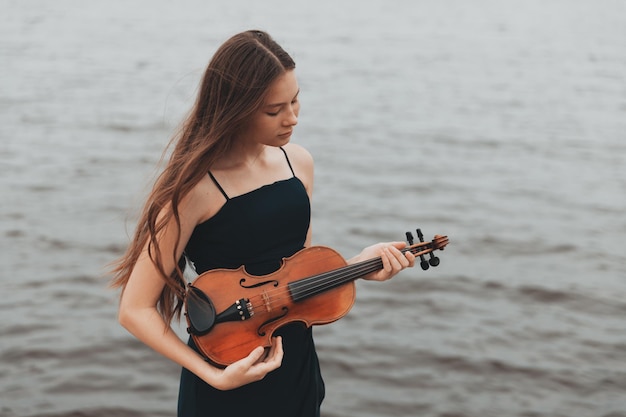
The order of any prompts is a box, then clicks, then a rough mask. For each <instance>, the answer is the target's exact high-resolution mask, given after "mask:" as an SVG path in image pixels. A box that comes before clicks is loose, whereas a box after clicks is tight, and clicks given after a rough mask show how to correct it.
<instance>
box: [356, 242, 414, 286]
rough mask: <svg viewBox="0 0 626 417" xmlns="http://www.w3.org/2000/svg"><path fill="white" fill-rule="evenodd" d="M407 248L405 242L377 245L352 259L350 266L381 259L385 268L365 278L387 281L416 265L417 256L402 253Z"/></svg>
mask: <svg viewBox="0 0 626 417" xmlns="http://www.w3.org/2000/svg"><path fill="white" fill-rule="evenodd" d="M405 247H406V243H405V242H385V243H377V244H375V245H372V246H368V247H367V248H365V249H363V251H361V253H360V254H359V255H357V256H356V257H354V258H352V259H350V261H348V263H349V264H353V263H357V262H361V261H365V260H368V259H372V258H376V257H378V256H379V257H380V258H381V259H382V261H383V268H382V269H380V270H378V271H376V272H372V273H371V274H369V275H366V276H365V277H363V278H364V279H367V280H373V281H386V280H388V279H390V278H391V277H393V276H394V275H396V274H397V273H398V272H400V271H402V270H403V269H404V268H410V267H412V266H413V265H415V256H414V255H413V254H412V253H411V251H406V252H405V253H402V252H401V251H400V250H401V249H403V248H405Z"/></svg>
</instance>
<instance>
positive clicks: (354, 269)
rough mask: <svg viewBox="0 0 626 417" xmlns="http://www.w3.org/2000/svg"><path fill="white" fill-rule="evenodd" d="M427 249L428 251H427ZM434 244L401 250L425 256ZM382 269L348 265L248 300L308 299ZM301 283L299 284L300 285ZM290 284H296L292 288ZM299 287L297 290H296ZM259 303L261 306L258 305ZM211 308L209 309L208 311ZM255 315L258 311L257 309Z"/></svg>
mask: <svg viewBox="0 0 626 417" xmlns="http://www.w3.org/2000/svg"><path fill="white" fill-rule="evenodd" d="M425 249H426V250H425ZM432 250H433V245H432V242H422V243H420V244H417V245H412V246H410V247H407V248H403V249H402V250H401V252H402V253H405V252H408V251H410V252H412V253H414V254H415V255H417V254H418V253H419V254H421V255H423V254H426V253H428V252H432ZM420 252H421V253H420ZM381 268H382V258H380V257H378V258H373V259H369V260H366V261H363V262H360V263H357V264H352V265H347V266H345V267H341V268H339V269H336V270H332V271H327V272H323V273H320V274H317V275H313V276H311V277H306V278H302V279H299V280H296V281H293V282H291V283H288V284H287V285H284V286H282V287H281V288H277V289H275V290H269V291H266V292H265V293H263V294H259V295H254V296H252V297H250V298H249V299H248V302H250V303H251V304H252V305H253V307H256V306H258V305H263V304H265V301H266V300H269V302H272V303H280V302H281V301H283V300H285V299H290V298H295V299H298V298H308V297H310V296H312V295H315V294H318V293H322V292H324V291H325V290H327V289H331V288H334V287H336V286H338V285H341V284H344V283H347V282H349V281H352V280H354V279H357V278H360V277H362V276H364V275H367V274H368V273H370V272H375V271H377V270H379V269H381ZM298 283H299V284H298ZM290 284H294V285H293V287H292V288H290ZM294 287H297V288H294ZM257 302H258V303H259V304H257ZM208 310H209V308H207V311H208ZM259 310H261V311H265V312H266V311H267V309H259ZM255 314H259V313H257V309H255Z"/></svg>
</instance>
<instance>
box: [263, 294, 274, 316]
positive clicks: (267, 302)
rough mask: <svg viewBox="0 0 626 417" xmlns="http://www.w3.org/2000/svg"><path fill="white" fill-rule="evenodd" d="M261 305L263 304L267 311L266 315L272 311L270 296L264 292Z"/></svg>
mask: <svg viewBox="0 0 626 417" xmlns="http://www.w3.org/2000/svg"><path fill="white" fill-rule="evenodd" d="M263 303H264V304H265V309H266V310H267V312H268V313H269V312H270V311H272V305H271V302H270V296H269V295H267V293H266V292H263Z"/></svg>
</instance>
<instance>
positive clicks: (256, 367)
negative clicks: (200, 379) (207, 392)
mask: <svg viewBox="0 0 626 417" xmlns="http://www.w3.org/2000/svg"><path fill="white" fill-rule="evenodd" d="M282 362H283V341H282V338H281V337H280V336H278V337H274V338H272V346H271V348H270V350H269V352H267V354H266V353H265V349H264V348H263V347H262V346H259V347H257V348H256V349H254V350H253V351H252V352H250V354H249V355H248V356H246V357H245V358H243V359H241V360H238V361H237V362H234V363H232V364H230V365H229V366H227V367H226V368H224V369H223V370H222V372H221V374H220V375H219V377H218V380H217V381H211V385H213V387H215V388H217V389H219V390H223V391H225V390H231V389H234V388H239V387H241V386H244V385H246V384H249V383H251V382H256V381H260V380H262V379H263V378H265V375H267V374H268V373H270V372H271V371H273V370H275V369H277V368H278V367H280V365H281V364H282ZM207 382H208V381H207Z"/></svg>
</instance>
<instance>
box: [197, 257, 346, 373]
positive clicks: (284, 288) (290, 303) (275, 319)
mask: <svg viewBox="0 0 626 417" xmlns="http://www.w3.org/2000/svg"><path fill="white" fill-rule="evenodd" d="M345 266H346V261H345V260H344V259H343V257H341V255H339V253H337V252H336V251H334V250H333V249H331V248H327V247H323V246H314V247H309V248H305V249H303V250H301V251H299V252H298V253H296V254H295V255H293V256H292V257H290V258H286V259H284V261H283V263H282V266H281V267H280V269H278V270H277V271H275V272H273V273H272V274H269V275H263V276H253V275H250V274H248V273H247V272H246V271H245V269H244V268H243V267H240V268H238V269H235V270H232V269H215V270H211V271H207V272H205V273H203V274H201V275H200V276H198V278H196V280H195V281H194V282H193V284H191V285H192V286H193V287H195V288H198V289H200V290H201V291H202V292H203V293H204V294H206V295H207V296H208V297H209V298H210V300H211V301H212V302H213V304H214V309H215V311H216V312H221V311H225V310H227V309H229V308H230V307H232V305H233V303H235V302H236V301H237V300H241V299H244V300H248V302H249V303H250V309H251V312H252V315H251V317H249V318H247V319H245V320H238V321H235V320H233V321H225V322H222V323H218V324H216V325H215V326H214V327H213V328H212V329H211V330H210V331H209V332H208V333H206V334H204V335H194V334H193V332H192V331H190V333H191V335H192V337H193V339H194V342H195V343H196V346H197V347H198V349H199V350H200V351H201V352H202V354H204V355H205V356H206V357H207V358H209V359H210V360H211V361H213V362H214V363H216V364H219V365H229V364H231V363H233V362H235V361H237V360H239V359H242V358H244V357H246V356H247V355H248V354H249V353H250V352H251V351H252V350H253V349H254V348H256V347H258V346H264V347H269V346H270V345H271V337H272V334H273V333H274V331H275V330H276V329H278V328H279V327H281V326H283V325H285V324H287V323H290V322H295V321H300V322H302V323H304V324H305V325H306V326H307V327H310V326H312V325H316V324H327V323H331V322H333V321H336V320H338V319H340V318H341V317H343V316H344V315H346V314H347V313H348V311H350V309H351V308H352V306H353V305H354V300H355V296H356V286H355V284H354V281H351V282H348V283H345V284H342V285H340V286H337V287H335V288H331V289H328V290H326V291H324V292H323V293H322V294H320V295H317V296H315V297H308V298H306V299H303V300H300V301H297V302H296V301H294V299H293V297H292V295H291V294H290V290H289V288H288V285H289V283H291V282H294V281H296V280H298V279H300V278H302V277H307V276H311V275H316V274H320V273H323V272H327V271H329V270H333V269H338V268H341V267H345ZM187 319H188V321H189V316H187Z"/></svg>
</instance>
